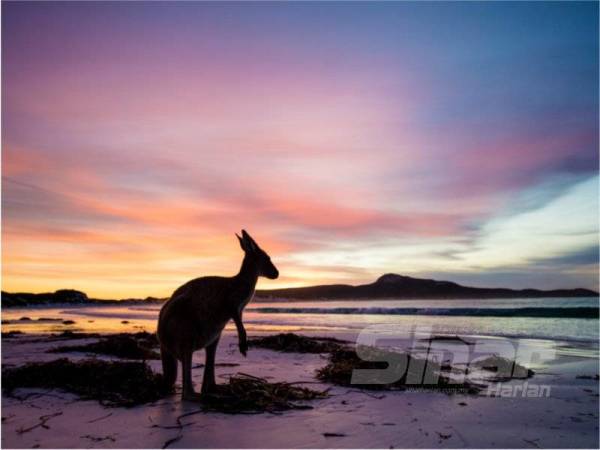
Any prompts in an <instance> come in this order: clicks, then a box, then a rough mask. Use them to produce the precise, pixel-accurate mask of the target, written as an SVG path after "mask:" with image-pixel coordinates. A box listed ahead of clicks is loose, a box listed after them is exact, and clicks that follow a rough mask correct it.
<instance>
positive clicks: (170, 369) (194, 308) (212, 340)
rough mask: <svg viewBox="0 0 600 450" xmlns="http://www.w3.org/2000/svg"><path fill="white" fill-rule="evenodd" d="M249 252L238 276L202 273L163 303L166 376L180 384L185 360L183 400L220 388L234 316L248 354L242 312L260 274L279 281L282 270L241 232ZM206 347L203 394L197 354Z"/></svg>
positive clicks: (162, 350)
mask: <svg viewBox="0 0 600 450" xmlns="http://www.w3.org/2000/svg"><path fill="white" fill-rule="evenodd" d="M236 237H237V238H238V240H239V241H240V246H241V247H242V250H243V251H244V260H243V262H242V267H241V268H240V271H239V272H238V274H237V275H235V276H233V277H215V276H212V277H201V278H196V279H194V280H191V281H188V282H187V283H185V284H184V285H183V286H181V287H179V288H177V290H176V291H175V292H174V293H173V295H172V296H171V298H170V299H169V300H168V301H167V302H166V303H165V304H164V305H163V307H162V308H161V310H160V314H159V317H158V329H157V335H158V340H159V342H160V355H161V359H162V368H163V376H164V379H165V383H166V385H167V386H168V387H172V386H173V385H174V384H175V379H176V378H177V361H178V360H179V361H181V367H182V371H183V373H182V376H183V390H182V399H183V400H198V399H200V398H201V395H208V394H212V393H214V392H215V391H216V388H217V385H216V383H215V354H216V351H217V345H218V343H219V338H220V337H221V333H222V331H223V328H225V325H226V324H227V322H229V320H230V319H233V321H234V322H235V326H236V328H237V333H238V340H239V349H240V353H241V354H242V355H244V356H246V352H247V351H248V342H247V340H246V330H245V329H244V324H243V323H242V312H243V310H244V307H245V306H246V305H247V304H248V303H249V302H250V300H251V299H252V297H253V295H254V289H255V286H256V282H257V280H258V277H260V276H264V277H267V278H269V279H272V280H274V279H276V278H277V277H278V276H279V271H278V270H277V268H276V267H275V266H274V265H273V263H272V262H271V258H270V257H269V255H267V253H266V252H265V251H264V250H262V249H261V248H260V247H259V246H258V245H257V244H256V242H255V241H254V239H252V237H250V235H249V234H248V233H247V232H246V230H242V237H240V236H238V235H237V234H236ZM201 348H205V349H206V365H205V366H204V378H203V380H202V390H201V394H197V393H196V392H194V387H193V384H192V353H193V352H194V351H196V350H199V349H201Z"/></svg>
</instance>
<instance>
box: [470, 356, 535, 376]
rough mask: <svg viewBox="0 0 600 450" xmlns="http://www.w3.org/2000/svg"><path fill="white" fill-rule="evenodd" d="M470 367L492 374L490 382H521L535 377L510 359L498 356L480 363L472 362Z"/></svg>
mask: <svg viewBox="0 0 600 450" xmlns="http://www.w3.org/2000/svg"><path fill="white" fill-rule="evenodd" d="M471 366H472V367H476V368H480V369H483V370H486V371H488V372H493V373H494V374H495V375H494V378H493V379H491V380H490V381H508V380H513V379H518V380H522V379H526V378H531V377H532V376H533V375H535V372H534V371H533V370H531V369H528V368H527V367H525V366H522V365H521V364H519V363H517V362H516V361H514V360H512V359H508V358H505V357H503V356H498V355H492V356H489V357H488V358H485V359H483V360H480V361H473V362H472V363H471Z"/></svg>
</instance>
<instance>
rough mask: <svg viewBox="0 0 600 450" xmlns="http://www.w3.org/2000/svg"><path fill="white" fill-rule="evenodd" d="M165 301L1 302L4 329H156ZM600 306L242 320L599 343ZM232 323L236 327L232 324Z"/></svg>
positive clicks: (315, 308) (299, 310)
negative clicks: (56, 304)
mask: <svg viewBox="0 0 600 450" xmlns="http://www.w3.org/2000/svg"><path fill="white" fill-rule="evenodd" d="M160 307H161V305H158V304H157V305H132V304H128V305H123V306H119V305H114V304H113V305H107V306H97V305H94V306H62V307H29V308H4V309H3V310H2V322H3V324H2V331H3V332H8V331H11V330H20V331H22V332H24V333H48V332H60V331H64V330H72V331H84V332H100V333H108V332H132V331H142V330H145V331H150V332H152V331H155V329H156V320H157V317H158V312H159V310H160ZM598 307H599V299H598V298H538V299H519V298H517V299H480V300H478V299H470V300H386V301H380V300H377V301H375V300H373V301H321V302H314V301H313V302H306V301H303V302H268V303H265V302H252V303H250V304H249V305H248V306H247V308H246V310H245V312H244V323H245V324H246V329H247V330H248V332H249V333H252V332H255V333H258V332H286V331H290V332H303V331H305V332H321V333H323V334H337V333H340V332H351V333H358V332H360V331H361V330H363V329H365V328H367V327H376V326H383V327H388V328H391V329H394V330H397V331H398V332H399V333H401V332H408V331H410V330H411V329H414V328H415V327H419V328H422V329H430V330H431V331H432V332H434V333H436V334H452V335H459V336H503V337H509V338H528V339H552V340H565V341H579V342H588V343H598V339H599V332H598V330H599V328H598V326H599V321H598ZM40 319H41V320H40ZM63 321H73V322H74V323H67V324H64V323H63ZM228 328H229V329H234V327H233V324H229V325H228Z"/></svg>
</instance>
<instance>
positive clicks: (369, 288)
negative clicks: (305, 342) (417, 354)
mask: <svg viewBox="0 0 600 450" xmlns="http://www.w3.org/2000/svg"><path fill="white" fill-rule="evenodd" d="M543 297H573V298H577V297H598V292H595V291H592V290H590V289H583V288H578V289H553V290H541V289H508V288H476V287H469V286H462V285H460V284H457V283H453V282H451V281H438V280H429V279H422V278H413V277H407V276H404V275H397V274H386V275H382V276H381V277H379V278H378V279H377V280H376V281H375V282H373V283H370V284H363V285H358V286H351V285H345V284H332V285H321V286H308V287H300V288H287V289H273V290H258V291H256V296H255V301H256V302H269V301H282V302H285V301H294V300H305V301H330V300H408V299H413V300H414V299H423V300H425V299H428V300H434V299H446V300H449V299H456V300H460V299H476V298H481V299H493V298H543ZM166 300H167V298H158V297H146V298H143V299H137V298H127V299H120V300H116V299H106V300H105V299H95V298H89V297H88V296H87V295H86V294H85V293H84V292H81V291H77V290H73V289H61V290H58V291H56V292H50V293H41V294H32V293H9V292H4V291H3V292H2V306H3V307H5V308H11V307H27V306H37V305H39V306H42V305H61V304H64V305H93V304H95V305H108V304H115V303H119V304H123V303H135V304H139V303H142V304H144V303H147V304H156V303H162V302H164V301H166Z"/></svg>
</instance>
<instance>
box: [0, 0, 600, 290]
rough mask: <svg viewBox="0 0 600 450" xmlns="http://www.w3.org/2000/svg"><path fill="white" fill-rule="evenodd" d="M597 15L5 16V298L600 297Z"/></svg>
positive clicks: (535, 10)
mask: <svg viewBox="0 0 600 450" xmlns="http://www.w3.org/2000/svg"><path fill="white" fill-rule="evenodd" d="M597 19H598V3H596V2H584V3H577V2H531V3H524V2H523V3H511V2H486V3H483V2H482V3H477V2H466V3H460V2H432V3H423V2H418V3H417V2H399V3H394V2H390V3H388V2H386V3H244V4H241V3H220V4H215V3H192V2H190V3H181V2H180V3H177V2H174V3H160V2H148V3H138V2H127V3H117V2H106V3H88V2H81V3H30V2H20V3H12V2H2V289H3V290H5V291H21V292H23V291H27V292H46V291H53V290H56V289H60V288H75V289H80V290H83V291H85V292H87V293H88V294H89V295H90V296H94V297H98V298H126V297H143V296H148V295H152V296H168V295H169V294H170V293H171V292H172V291H173V290H174V289H175V288H177V287H178V286H179V285H181V284H183V283H184V282H186V281H187V280H189V279H192V278H195V277H198V276H203V275H233V274H234V273H236V272H237V270H238V268H239V265H240V262H241V259H242V252H241V250H240V248H239V244H238V242H237V239H236V238H235V236H234V233H236V232H238V233H239V231H240V230H241V229H242V228H245V229H246V230H248V232H249V233H250V234H251V235H252V236H253V237H254V238H255V240H256V241H257V242H258V244H259V245H260V246H261V247H263V248H264V249H265V250H266V251H267V252H268V253H269V254H270V255H271V257H272V259H273V261H274V263H275V264H276V265H277V266H278V268H279V271H280V274H281V275H280V278H279V279H278V280H275V281H269V280H260V281H259V288H282V287H291V286H304V285H313V284H323V283H349V284H360V283H367V282H371V281H373V280H375V279H376V278H377V277H378V276H380V275H381V274H383V273H389V272H394V273H401V274H405V275H411V276H417V277H434V278H437V279H445V280H452V281H456V282H460V283H463V284H468V285H473V286H489V287H496V286H502V287H513V288H524V287H537V288H545V289H551V288H574V287H587V288H592V289H597V288H598V248H599V246H598V231H599V224H598V183H599V180H598V51H599V49H598V20H597Z"/></svg>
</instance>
